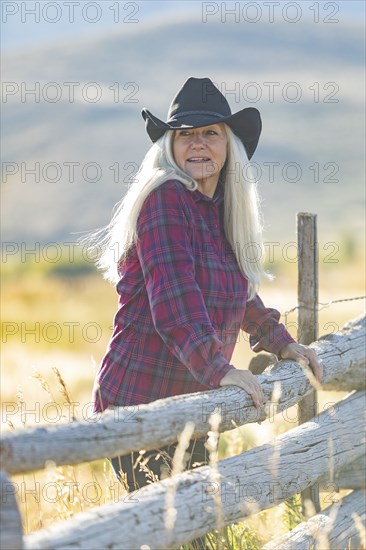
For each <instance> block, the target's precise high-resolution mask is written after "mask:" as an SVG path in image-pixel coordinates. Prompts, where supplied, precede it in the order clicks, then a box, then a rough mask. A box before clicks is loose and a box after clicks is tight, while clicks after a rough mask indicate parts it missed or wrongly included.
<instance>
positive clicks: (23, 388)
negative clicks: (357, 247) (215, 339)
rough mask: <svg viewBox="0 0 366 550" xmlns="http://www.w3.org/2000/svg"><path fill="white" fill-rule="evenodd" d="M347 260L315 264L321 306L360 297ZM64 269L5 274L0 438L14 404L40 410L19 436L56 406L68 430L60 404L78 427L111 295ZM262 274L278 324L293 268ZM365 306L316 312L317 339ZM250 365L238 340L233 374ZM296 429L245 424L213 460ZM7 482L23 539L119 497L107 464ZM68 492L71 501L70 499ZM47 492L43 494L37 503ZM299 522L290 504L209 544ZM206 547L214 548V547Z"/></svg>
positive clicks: (322, 403)
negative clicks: (267, 278)
mask: <svg viewBox="0 0 366 550" xmlns="http://www.w3.org/2000/svg"><path fill="white" fill-rule="evenodd" d="M350 250H351V252H349V254H351V257H350V258H348V257H347V254H346V253H344V254H343V256H339V260H340V261H339V262H338V263H324V262H322V261H321V262H320V264H319V270H320V275H319V301H320V302H322V303H325V304H328V302H330V301H333V300H337V299H343V298H351V297H355V296H361V295H363V294H364V293H365V288H364V278H363V277H364V275H363V274H364V261H363V258H362V257H361V256H360V255H359V257H358V256H357V255H356V256H355V255H354V253H353V252H352V247H350ZM69 267H70V269H69V270H68V266H67V265H62V266H58V267H57V269H56V268H55V266H53V268H52V266H50V265H42V264H40V265H36V266H32V265H27V266H24V265H20V266H17V265H16V264H13V265H6V266H5V271H4V277H3V284H2V319H3V323H2V388H1V398H2V401H3V404H4V403H5V405H6V406H7V404H8V405H9V408H6V407H5V409H4V408H3V413H4V410H5V413H6V414H5V417H4V415H3V418H2V422H3V423H4V422H5V424H6V422H7V421H8V429H11V427H12V426H13V427H21V426H22V425H23V423H22V418H21V417H20V415H19V414H18V413H19V411H20V409H21V401H23V403H24V405H25V406H26V409H27V410H29V411H32V410H33V411H34V410H35V404H36V403H38V404H39V415H38V421H37V416H36V415H35V414H32V413H29V414H27V415H26V417H25V426H28V425H32V424H36V423H43V422H46V421H47V420H48V421H52V422H55V419H50V418H48V419H47V418H45V415H44V414H43V410H44V409H43V407H44V406H45V405H47V403H50V402H55V403H57V405H58V409H57V410H59V411H61V414H60V417H59V418H56V421H57V422H69V421H71V420H72V418H71V417H70V407H68V406H67V403H68V399H69V400H70V401H71V402H72V403H74V404H75V406H74V407H73V410H74V411H75V414H76V418H78V415H79V418H81V416H82V412H81V411H82V409H83V407H84V406H85V405H86V404H87V403H90V399H91V390H92V385H93V380H94V377H95V373H96V369H97V368H98V365H99V362H100V360H101V358H102V357H103V354H104V352H105V349H106V346H107V343H108V340H109V338H110V335H111V330H112V328H111V325H112V319H113V316H114V314H115V310H116V305H117V298H116V293H115V291H114V289H113V288H112V287H111V286H110V285H109V284H108V283H106V282H105V281H104V280H103V279H102V277H101V275H100V274H98V273H95V272H93V271H91V270H90V265H89V266H85V265H84V266H83V264H82V263H80V262H79V264H77V263H75V265H72V266H69ZM268 267H269V269H270V270H271V271H272V272H273V273H275V274H276V280H275V281H273V282H271V283H269V282H265V283H264V284H263V286H262V289H261V296H262V299H263V301H264V302H265V304H266V305H269V306H272V307H276V308H277V309H279V310H280V311H281V312H282V313H283V314H284V313H286V312H289V311H290V310H291V309H292V308H294V307H295V306H296V305H297V280H296V279H297V275H296V264H294V263H288V262H287V263H286V262H284V261H280V262H278V261H277V262H276V263H275V264H273V265H269V266H268ZM363 306H364V303H363V302H362V301H349V302H342V303H339V304H332V305H329V306H327V307H324V308H322V309H321V310H320V312H319V335H322V334H326V333H329V332H334V331H336V330H338V329H339V328H341V326H342V325H343V324H345V323H346V322H347V321H348V320H349V319H352V318H354V317H356V316H358V315H360V314H361V313H362V311H363ZM282 319H283V320H284V321H285V322H286V323H287V325H288V328H289V330H290V332H291V333H292V334H293V335H294V336H295V337H296V321H297V311H296V310H295V311H292V312H291V313H288V314H287V315H284V316H283V317H282ZM22 323H23V325H22ZM37 323H38V325H37ZM45 327H46V329H45ZM93 329H94V330H93ZM58 336H59V337H58ZM253 355H254V354H253V353H252V352H251V351H250V349H249V344H248V339H247V337H246V335H244V334H243V333H242V334H241V335H240V337H239V340H238V343H237V346H236V348H235V352H234V356H233V360H232V362H233V364H234V365H235V366H237V367H238V368H247V366H248V364H249V361H250V358H251V357H252V356H253ZM53 369H58V371H59V373H60V374H61V377H62V380H63V381H64V383H65V384H66V387H67V393H66V390H65V388H63V387H62V382H61V381H60V378H59V377H58V376H57V373H56V372H55V371H54V370H53ZM343 396H344V394H343V393H337V392H320V393H319V412H321V411H322V410H324V409H325V408H326V407H327V406H328V405H329V403H334V402H336V401H339V400H340V399H341V398H342V397H343ZM11 405H13V408H11ZM23 421H24V419H23ZM296 423H297V409H296V407H291V408H290V409H288V411H287V413H286V415H277V417H275V419H272V420H267V421H266V422H263V423H262V424H260V425H258V424H250V425H246V426H242V427H240V428H238V429H236V430H232V431H230V432H226V433H225V434H224V435H223V436H221V438H220V444H219V458H220V459H221V458H225V457H228V456H233V455H236V454H239V453H241V452H244V451H246V450H248V449H251V448H253V447H255V446H258V445H261V444H263V443H265V442H267V441H270V440H271V439H273V438H274V437H276V436H277V435H280V434H282V433H284V432H285V431H287V430H289V429H291V428H294V427H295V426H296ZM3 425H4V424H3ZM13 481H14V483H15V484H16V486H17V487H18V488H19V494H18V501H19V505H20V508H21V511H22V517H23V521H24V530H25V532H26V533H29V532H32V531H34V530H37V529H39V528H42V527H47V526H49V525H51V524H53V523H54V522H56V521H61V520H63V519H67V518H68V517H71V516H72V515H74V514H76V513H79V512H80V511H85V510H87V509H89V508H90V507H93V506H96V505H100V504H103V503H106V502H113V501H115V499H116V494H117V493H119V494H118V495H117V496H118V497H120V496H121V495H120V489H119V491H117V493H116V481H115V479H114V476H113V473H112V470H111V467H110V465H109V462H108V461H107V460H100V461H96V462H93V463H90V464H82V465H79V466H72V467H71V466H65V467H60V468H54V467H52V466H50V467H49V468H47V469H46V470H45V471H43V472H36V473H34V474H30V475H25V476H14V477H13ZM37 483H38V484H39V485H38V487H39V488H40V495H41V498H40V499H39V501H38V502H37V499H36V498H35V497H34V493H33V494H32V492H31V491H32V489H34V488H35V487H37V485H35V484H37ZM73 483H74V484H75V485H74V491H73V492H71V489H70V488H71V487H72V484H73ZM47 484H48V485H47ZM88 484H89V485H88ZM45 487H46V489H44V488H45ZM85 487H89V489H88V491H89V492H88V493H85ZM47 488H48V489H47ZM46 490H48V491H49V493H47V492H43V493H42V491H46ZM22 491H23V492H22ZM52 491H53V492H52ZM93 491H94V492H93ZM343 494H345V492H343V491H342V492H341V493H340V494H339V495H337V496H338V497H339V498H340V497H341V496H343ZM45 495H47V497H46V498H45ZM326 498H329V495H327V494H326V493H325V494H322V493H321V501H322V508H324V507H326V506H328V505H329V501H328V502H326V501H325V499H326ZM297 512H298V501H296V499H292V500H291V502H290V503H288V504H283V505H280V506H276V507H275V508H273V509H271V510H266V511H263V512H260V513H259V514H256V515H255V516H253V517H251V518H249V519H248V521H246V522H245V523H240V524H238V525H237V526H229V527H228V528H227V529H226V531H225V533H224V535H223V534H222V533H221V534H219V533H216V535H215V533H214V534H212V537H213V539H212V540H213V541H214V537H215V536H216V537H220V536H224V537H226V543H225V544H226V546H227V547H229V548H252V549H255V548H260V545H261V544H263V543H264V542H266V541H267V540H269V539H271V538H272V537H273V536H275V535H278V534H279V533H280V532H285V531H286V529H287V528H288V527H289V526H290V524H291V525H292V526H294V524H296V522H298V521H299V517H298V515H297ZM286 518H287V519H286ZM286 522H287V523H286ZM259 533H260V535H259ZM244 535H245V536H244ZM243 541H244V542H245V545H244V542H243ZM216 542H217V541H216ZM239 542H240V544H242V545H241V546H239ZM212 544H213V548H216V546H214V544H215V543H214V542H213V543H212ZM217 544H218V543H217ZM220 544H221V543H220ZM222 544H224V542H222ZM230 545H231V546H230Z"/></svg>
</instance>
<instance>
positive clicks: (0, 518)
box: [0, 471, 23, 550]
mask: <svg viewBox="0 0 366 550" xmlns="http://www.w3.org/2000/svg"><path fill="white" fill-rule="evenodd" d="M0 490H1V507H0V523H1V530H0V548H1V550H22V548H23V529H22V520H21V517H20V512H19V508H18V505H17V501H16V498H15V495H16V492H17V490H16V487H15V485H14V484H13V483H12V482H11V481H10V479H9V478H8V476H7V475H6V473H5V472H2V471H1V472H0Z"/></svg>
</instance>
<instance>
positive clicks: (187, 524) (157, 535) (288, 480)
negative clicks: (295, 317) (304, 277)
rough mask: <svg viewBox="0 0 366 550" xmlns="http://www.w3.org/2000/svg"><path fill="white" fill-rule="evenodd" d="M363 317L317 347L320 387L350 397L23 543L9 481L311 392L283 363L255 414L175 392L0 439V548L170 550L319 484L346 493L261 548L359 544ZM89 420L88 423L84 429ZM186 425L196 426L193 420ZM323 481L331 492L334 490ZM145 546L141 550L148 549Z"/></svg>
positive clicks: (240, 399)
mask: <svg viewBox="0 0 366 550" xmlns="http://www.w3.org/2000/svg"><path fill="white" fill-rule="evenodd" d="M365 333H366V319H365V317H360V318H358V319H355V320H353V321H351V322H349V323H348V324H347V325H345V326H344V327H343V328H342V329H341V330H340V331H339V332H337V333H335V334H330V335H328V336H325V337H323V338H321V339H320V340H318V341H317V342H315V343H314V344H313V346H314V348H315V349H316V352H317V354H318V357H319V358H320V359H321V360H322V361H323V368H324V376H323V385H322V389H324V390H342V391H349V392H350V394H349V395H348V396H347V397H346V398H345V399H343V400H342V401H340V402H338V403H336V404H332V406H330V407H329V408H327V409H326V410H324V411H318V414H316V416H314V418H312V419H311V420H310V421H308V422H305V423H304V424H301V425H300V426H298V427H296V428H294V429H292V430H290V431H288V432H286V433H285V434H284V435H281V436H280V437H277V438H276V439H275V440H274V441H272V442H270V443H267V444H265V445H262V446H260V447H256V448H254V449H252V450H250V451H247V452H245V453H242V454H240V455H238V456H233V457H231V458H227V459H225V460H222V461H219V462H218V463H217V467H216V468H213V467H211V466H202V467H199V468H196V469H194V470H190V471H187V472H183V473H179V474H177V475H174V476H172V477H170V478H168V479H165V480H163V481H160V482H158V483H154V484H151V485H149V486H146V487H144V488H142V489H141V490H139V491H138V492H137V493H136V494H135V495H134V498H131V499H128V500H126V499H121V500H120V501H118V502H112V503H110V504H106V505H103V506H99V507H98V506H96V507H95V508H92V509H90V510H89V511H88V512H84V513H80V514H78V515H76V516H75V517H73V518H72V519H69V520H67V521H64V522H60V523H57V524H55V525H53V526H52V527H50V528H48V529H42V530H40V531H38V532H36V533H32V534H30V535H27V536H23V534H22V527H21V518H20V513H19V510H18V507H17V503H16V492H17V491H16V487H15V486H14V485H13V484H12V482H11V479H10V478H9V476H10V475H11V474H19V473H25V472H31V471H34V470H37V469H43V468H44V467H45V465H46V463H47V461H52V462H54V463H55V464H56V465H63V464H78V463H81V462H86V461H91V460H96V459H102V458H105V457H107V456H108V457H112V456H117V455H120V454H122V455H123V454H127V453H129V452H130V451H132V450H140V449H142V448H143V449H153V448H157V447H159V446H163V445H167V444H169V443H172V442H175V441H177V439H178V436H179V434H181V433H182V432H183V430H184V429H185V427H186V426H187V425H189V426H192V435H193V436H194V437H200V436H204V435H205V434H207V432H208V431H210V430H212V425H211V423H210V421H211V419H212V415H213V414H214V413H217V412H219V413H220V417H221V421H220V423H219V425H218V428H217V430H218V431H219V432H224V431H226V430H231V429H233V428H234V427H235V426H242V425H244V424H248V423H250V422H261V421H263V420H265V419H266V418H268V417H273V415H274V414H279V413H281V411H284V410H285V409H287V408H288V407H290V406H292V405H294V404H296V403H300V402H301V401H302V400H303V399H304V398H305V397H306V396H308V395H309V394H310V393H311V392H312V391H313V387H312V385H311V383H310V379H309V377H308V376H307V374H306V372H305V370H304V369H303V368H301V367H300V365H298V364H297V363H295V362H293V361H288V360H286V361H281V362H279V363H276V364H274V365H271V366H270V367H268V368H267V369H266V370H265V371H264V372H263V374H261V375H259V380H260V383H261V385H262V388H263V391H264V395H265V406H264V407H263V408H262V409H261V410H257V409H256V408H255V407H254V406H253V403H252V400H251V399H250V398H249V396H248V395H247V394H246V393H245V392H244V391H243V390H241V389H240V388H238V387H234V386H232V387H225V388H220V389H218V390H212V391H207V392H200V393H196V394H189V395H184V396H176V397H172V398H168V399H163V400H159V401H155V402H153V403H150V404H148V405H140V406H138V407H126V408H122V407H121V408H116V409H114V410H110V411H106V412H105V413H103V414H102V415H100V416H99V417H98V418H94V419H84V420H82V421H75V422H72V423H70V424H64V425H55V426H49V425H48V426H42V427H35V428H28V429H26V430H14V431H11V432H8V433H5V434H4V435H3V438H2V443H1V459H2V470H3V472H2V473H1V486H2V489H1V490H2V512H1V515H2V517H1V520H2V521H1V525H2V530H1V549H2V550H9V549H13V550H14V549H16V550H19V549H24V550H61V549H62V550H66V549H85V550H93V549H95V550H97V549H98V550H102V549H106V550H107V549H115V550H116V549H120V550H123V549H129V550H131V549H135V548H136V549H140V548H146V549H147V548H149V549H151V550H153V549H163V548H177V547H179V545H181V544H184V543H186V542H189V541H190V540H192V539H194V538H196V537H198V536H201V535H204V534H205V533H207V532H209V531H211V530H213V529H215V528H217V526H218V523H219V524H220V525H224V524H229V523H232V522H235V521H237V520H240V519H243V518H246V517H248V516H250V515H252V514H255V513H257V512H259V511H261V510H264V509H266V508H270V507H272V506H275V505H277V504H279V503H281V502H284V501H285V500H287V499H288V498H290V497H291V496H293V495H295V494H297V493H299V492H302V491H304V489H306V488H308V487H311V486H314V485H315V484H318V486H319V488H320V490H325V491H327V490H329V487H331V489H333V490H334V487H336V488H337V490H338V489H340V488H350V489H353V491H352V493H350V494H348V495H347V496H346V497H345V498H344V499H342V500H341V501H340V502H339V503H336V504H334V505H331V506H330V507H329V508H328V509H326V510H324V511H323V512H321V513H319V514H316V515H315V516H313V517H312V518H311V519H309V520H308V521H306V522H304V523H303V524H301V525H299V526H298V527H296V528H295V529H293V530H292V531H291V532H290V533H289V534H288V535H287V536H286V537H284V538H282V539H281V540H279V541H273V542H272V543H270V544H267V545H266V546H265V547H264V548H266V549H270V548H271V549H274V548H276V549H286V550H287V549H296V550H298V549H307V548H316V549H319V550H320V549H321V550H324V549H325V548H347V549H348V548H363V547H364V546H363V545H364V544H365V540H364V522H365V515H366V511H365V478H366V476H365V460H364V458H363V457H364V452H365V436H366V434H365V408H366V407H365V389H366V388H365V386H366V377H365ZM91 420H93V421H91ZM188 423H193V425H192V424H188ZM329 484H330V485H329ZM144 545H145V546H144Z"/></svg>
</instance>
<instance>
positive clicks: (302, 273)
mask: <svg viewBox="0 0 366 550" xmlns="http://www.w3.org/2000/svg"><path fill="white" fill-rule="evenodd" d="M297 243H298V305H299V309H298V336H297V339H298V342H299V343H301V344H306V345H307V344H311V343H312V342H315V341H316V340H317V339H318V242H317V231H316V214H308V213H305V212H299V213H298V215H297ZM317 412H318V411H317V393H316V392H315V391H313V392H312V393H311V394H310V395H308V396H306V397H305V398H304V399H303V400H302V401H301V403H300V404H299V423H300V424H303V423H304V422H307V421H309V420H311V419H312V418H314V417H315V416H316V415H317ZM309 500H310V501H311V502H312V503H313V506H314V508H315V511H316V512H317V513H318V512H320V502H319V488H318V486H317V485H316V484H315V485H313V486H312V487H309V488H308V489H305V491H303V492H302V493H301V503H302V512H303V515H304V516H305V517H309V515H311V514H310V513H309V508H308V506H307V503H306V501H309Z"/></svg>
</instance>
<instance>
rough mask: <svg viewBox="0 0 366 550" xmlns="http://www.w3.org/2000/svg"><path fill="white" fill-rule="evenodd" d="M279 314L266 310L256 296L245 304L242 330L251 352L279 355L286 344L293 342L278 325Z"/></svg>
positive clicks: (280, 324) (282, 327) (281, 326)
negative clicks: (247, 335)
mask: <svg viewBox="0 0 366 550" xmlns="http://www.w3.org/2000/svg"><path fill="white" fill-rule="evenodd" d="M280 316H281V315H280V312H279V311H277V310H276V309H273V308H266V307H265V306H264V304H263V302H262V300H261V299H260V297H259V296H258V294H256V296H254V298H253V299H252V300H250V301H249V302H247V307H246V311H245V316H244V320H243V323H242V326H241V328H242V330H244V331H245V332H247V333H248V334H249V335H250V337H249V342H250V347H251V349H252V350H253V351H255V352H258V351H268V352H270V353H274V354H276V355H279V352H280V350H281V348H283V346H286V344H291V343H293V342H295V340H294V339H293V338H292V336H291V335H290V334H289V333H288V332H287V330H286V328H285V326H284V325H283V324H282V323H279V319H280Z"/></svg>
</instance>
